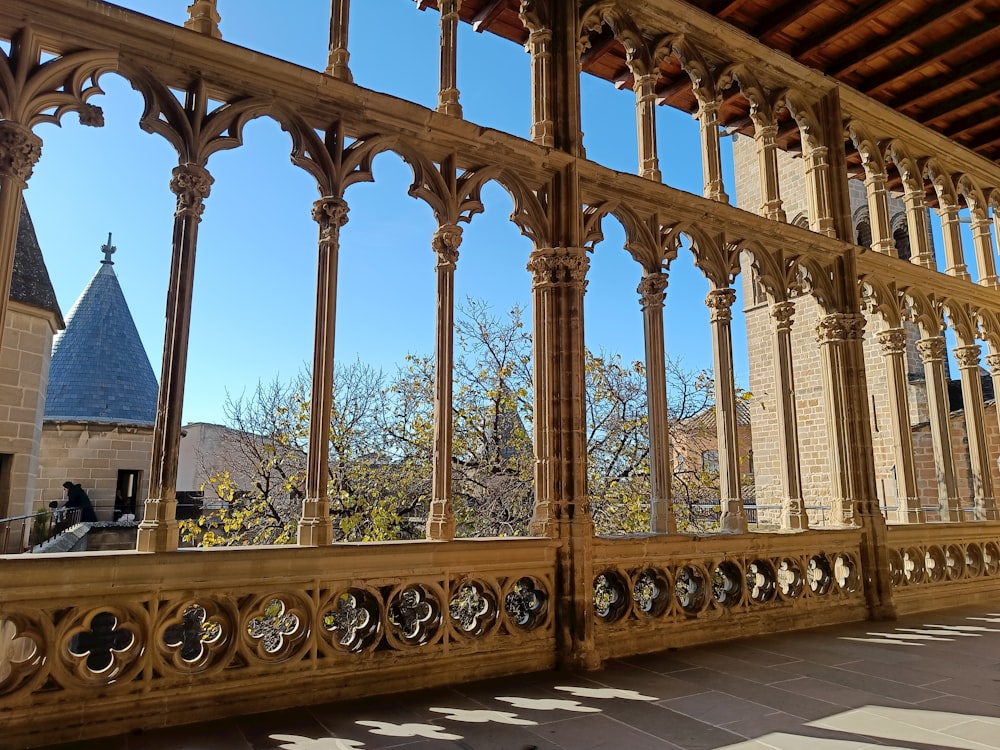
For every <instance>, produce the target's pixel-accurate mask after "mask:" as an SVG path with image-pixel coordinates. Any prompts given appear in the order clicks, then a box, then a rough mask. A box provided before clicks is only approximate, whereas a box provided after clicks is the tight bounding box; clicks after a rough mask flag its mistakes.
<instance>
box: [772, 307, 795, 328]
mask: <svg viewBox="0 0 1000 750" xmlns="http://www.w3.org/2000/svg"><path fill="white" fill-rule="evenodd" d="M770 312H771V320H773V321H774V330H775V331H778V332H782V331H790V330H792V320H793V319H794V318H795V303H794V302H775V303H774V304H772V305H771V310H770Z"/></svg>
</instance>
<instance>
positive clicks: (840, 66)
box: [826, 0, 979, 79]
mask: <svg viewBox="0 0 1000 750" xmlns="http://www.w3.org/2000/svg"><path fill="white" fill-rule="evenodd" d="M978 1H979V0H964V1H963V2H960V3H958V4H957V5H953V6H950V7H947V8H944V9H940V8H938V9H935V10H932V11H929V12H927V13H921V14H920V15H918V16H915V17H913V18H912V19H910V20H909V21H907V22H906V23H904V24H903V25H902V26H900V27H899V28H898V29H896V31H895V32H893V33H892V34H890V35H889V36H887V37H884V38H882V39H873V40H871V41H870V42H868V43H866V44H865V47H866V48H867V49H871V52H869V53H868V54H865V55H861V56H860V57H859V56H858V53H857V50H851V51H850V52H847V53H846V54H844V55H842V56H841V57H840V58H838V59H837V60H835V61H832V62H831V63H830V66H829V68H828V69H827V71H826V72H827V73H829V74H830V75H832V76H833V77H834V78H840V79H843V77H844V76H846V75H848V74H850V73H853V72H854V71H855V70H857V69H858V68H860V67H861V66H863V65H864V64H866V63H867V62H869V61H871V60H872V59H873V58H875V57H878V56H879V55H882V54H884V53H885V52H886V51H888V50H891V49H895V48H896V47H898V46H900V45H901V44H905V43H906V42H908V41H910V40H911V39H912V38H913V37H915V36H917V35H918V34H920V33H921V32H922V31H925V30H926V28H927V26H929V25H930V24H932V23H935V22H940V21H943V20H946V19H948V18H950V17H952V16H955V15H957V14H959V13H961V12H963V11H965V10H967V9H969V8H971V7H973V6H975V5H976V4H977V3H978ZM848 61H849V62H848ZM845 62H846V63H847V64H846V65H845V64H844V63H845Z"/></svg>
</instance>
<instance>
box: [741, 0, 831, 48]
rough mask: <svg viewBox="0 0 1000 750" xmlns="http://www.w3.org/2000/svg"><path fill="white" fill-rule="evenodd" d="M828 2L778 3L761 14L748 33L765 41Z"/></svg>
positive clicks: (793, 0)
mask: <svg viewBox="0 0 1000 750" xmlns="http://www.w3.org/2000/svg"><path fill="white" fill-rule="evenodd" d="M828 4H829V0H809V2H805V3H804V2H802V1H801V0H790V1H789V2H785V3H780V4H778V5H777V7H776V8H775V9H774V10H772V11H770V12H768V13H767V14H765V15H764V16H762V17H761V18H760V20H759V21H757V23H755V24H754V25H753V28H752V29H751V30H750V33H751V34H753V35H754V36H755V37H757V38H758V39H760V40H761V41H762V42H764V41H767V38H768V37H770V36H772V35H774V34H777V33H778V32H779V31H781V30H783V29H785V28H787V27H788V26H791V25H792V24H793V23H795V21H797V20H799V19H800V18H802V16H805V15H807V14H809V13H811V12H812V11H813V10H815V9H816V8H818V7H819V6H821V5H828Z"/></svg>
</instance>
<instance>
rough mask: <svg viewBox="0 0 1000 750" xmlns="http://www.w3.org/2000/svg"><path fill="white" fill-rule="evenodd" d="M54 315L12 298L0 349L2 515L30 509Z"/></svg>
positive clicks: (6, 515)
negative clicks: (2, 456) (2, 464)
mask: <svg viewBox="0 0 1000 750" xmlns="http://www.w3.org/2000/svg"><path fill="white" fill-rule="evenodd" d="M56 325H57V323H56V320H55V318H54V316H53V315H52V314H50V313H46V312H44V311H42V310H40V309H38V308H34V307H29V306H27V305H23V304H20V303H18V302H14V301H11V302H10V303H9V307H8V308H7V323H6V325H5V327H4V335H3V347H2V349H0V454H3V455H4V458H3V459H2V461H3V462H4V463H6V462H8V461H9V462H10V469H9V473H8V471H7V469H6V468H5V469H4V470H3V471H0V476H2V477H3V482H4V484H5V486H4V487H0V518H6V517H8V516H19V515H25V514H27V513H29V512H31V510H32V500H33V499H34V497H35V474H36V471H37V466H38V450H39V446H40V444H41V439H42V414H43V412H44V410H45V389H46V387H47V386H48V376H49V359H50V356H51V352H52V337H53V336H54V335H55V331H56Z"/></svg>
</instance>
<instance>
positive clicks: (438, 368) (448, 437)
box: [427, 224, 462, 540]
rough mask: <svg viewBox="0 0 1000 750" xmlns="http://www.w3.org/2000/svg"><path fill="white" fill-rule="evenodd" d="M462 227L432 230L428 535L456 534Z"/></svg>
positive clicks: (445, 536)
mask: <svg viewBox="0 0 1000 750" xmlns="http://www.w3.org/2000/svg"><path fill="white" fill-rule="evenodd" d="M461 244H462V228H461V227H460V226H457V225H455V224H447V225H444V226H442V227H440V228H439V229H438V230H437V231H436V232H435V233H434V240H433V242H432V247H433V248H434V252H435V253H436V254H437V330H436V336H435V340H434V457H433V469H432V475H431V507H430V512H429V513H428V516H427V538H428V539H438V540H450V539H454V538H455V516H454V512H453V509H452V490H451V454H452V435H453V425H452V403H451V402H452V397H451V387H452V375H453V373H452V370H453V369H454V329H455V264H456V263H457V262H458V246H459V245H461Z"/></svg>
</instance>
